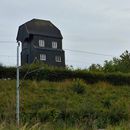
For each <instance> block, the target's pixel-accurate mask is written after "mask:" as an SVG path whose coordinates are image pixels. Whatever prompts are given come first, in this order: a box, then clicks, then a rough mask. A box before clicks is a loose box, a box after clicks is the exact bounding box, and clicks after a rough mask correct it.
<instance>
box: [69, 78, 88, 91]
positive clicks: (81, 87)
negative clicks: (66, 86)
mask: <svg viewBox="0 0 130 130" xmlns="http://www.w3.org/2000/svg"><path fill="white" fill-rule="evenodd" d="M85 86H86V85H85V83H84V82H83V81H82V80H80V79H75V80H74V81H73V84H72V87H71V89H72V91H73V92H75V93H77V94H83V93H85Z"/></svg>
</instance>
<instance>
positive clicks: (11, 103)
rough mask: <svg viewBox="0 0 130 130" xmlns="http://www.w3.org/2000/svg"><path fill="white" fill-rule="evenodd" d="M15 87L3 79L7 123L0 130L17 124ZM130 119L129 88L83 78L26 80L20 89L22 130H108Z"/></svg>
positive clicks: (1, 102) (0, 111) (0, 95)
mask: <svg viewBox="0 0 130 130" xmlns="http://www.w3.org/2000/svg"><path fill="white" fill-rule="evenodd" d="M15 84H16V81H15V80H0V122H1V123H2V122H5V124H4V123H2V124H1V125H0V128H1V129H3V130H5V129H7V128H10V130H13V129H14V128H15V125H12V124H15V104H16V103H15V102H16V99H15V97H16V94H15ZM129 120H130V86H113V85H111V84H108V83H105V82H99V83H96V84H92V85H90V84H86V83H85V82H84V81H82V80H80V79H76V80H66V81H63V82H49V81H39V82H38V81H29V80H27V81H24V82H22V84H21V86H20V122H21V130H22V129H23V130H24V129H25V130H26V129H27V130H28V129H29V130H31V129H32V130H33V129H34V130H35V129H39V130H44V129H45V130H64V129H66V130H72V129H74V130H76V129H78V130H80V129H81V130H86V129H97V128H107V127H108V126H109V127H108V129H109V128H111V127H110V126H120V124H121V123H122V122H127V121H129ZM26 123H28V124H27V125H23V124H26ZM35 124H36V125H35ZM32 126H33V128H32ZM122 126H123V125H122ZM35 127H36V128H35ZM120 127H121V126H120ZM123 127H124V126H123ZM123 127H122V128H123ZM111 129H112V128H111Z"/></svg>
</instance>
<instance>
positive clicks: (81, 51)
mask: <svg viewBox="0 0 130 130" xmlns="http://www.w3.org/2000/svg"><path fill="white" fill-rule="evenodd" d="M15 42H16V41H2V40H0V43H6V44H8V43H15ZM64 50H66V51H70V52H77V53H86V54H91V55H99V56H109V57H114V55H111V54H104V53H96V52H91V51H83V50H73V49H67V48H66V49H64Z"/></svg>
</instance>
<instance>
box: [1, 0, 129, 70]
mask: <svg viewBox="0 0 130 130" xmlns="http://www.w3.org/2000/svg"><path fill="white" fill-rule="evenodd" d="M33 18H38V19H45V20H50V21H51V22H52V23H53V24H55V25H56V26H57V27H58V28H59V29H60V30H61V33H62V35H63V37H64V39H63V49H71V50H81V51H87V52H93V53H97V54H98V53H99V54H100V53H101V54H106V55H112V56H103V55H96V54H88V53H79V52H70V51H68V50H66V51H65V53H66V64H67V65H73V66H74V67H81V68H85V67H88V66H89V65H90V64H92V63H95V64H103V62H104V60H110V59H112V57H114V56H115V57H118V56H119V55H120V54H121V53H123V52H124V51H125V50H128V51H130V0H1V4H0V45H1V46H0V63H2V64H4V65H16V57H15V56H16V46H17V44H16V43H15V41H16V35H17V31H18V26H19V25H21V24H23V23H25V22H27V21H28V20H31V19H33ZM3 41H7V42H3ZM7 56H8V57H7ZM13 56H14V57H13Z"/></svg>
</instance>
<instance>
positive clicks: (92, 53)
mask: <svg viewBox="0 0 130 130" xmlns="http://www.w3.org/2000/svg"><path fill="white" fill-rule="evenodd" d="M64 50H66V51H70V52H78V53H87V54H91V55H99V56H111V57H112V56H113V55H110V54H103V53H95V52H90V51H82V50H71V49H64Z"/></svg>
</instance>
